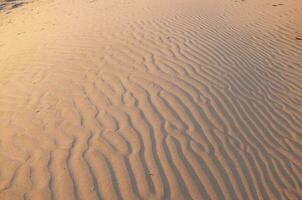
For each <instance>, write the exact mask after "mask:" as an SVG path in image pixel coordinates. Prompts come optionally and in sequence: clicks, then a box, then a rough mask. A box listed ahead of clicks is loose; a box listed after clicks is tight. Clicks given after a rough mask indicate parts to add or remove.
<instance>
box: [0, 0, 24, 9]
mask: <svg viewBox="0 0 302 200" xmlns="http://www.w3.org/2000/svg"><path fill="white" fill-rule="evenodd" d="M26 3H28V1H26V0H0V12H1V11H9V10H13V9H15V8H19V7H21V6H23V5H25V4H26Z"/></svg>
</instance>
